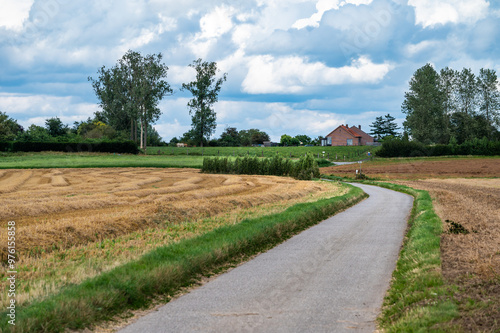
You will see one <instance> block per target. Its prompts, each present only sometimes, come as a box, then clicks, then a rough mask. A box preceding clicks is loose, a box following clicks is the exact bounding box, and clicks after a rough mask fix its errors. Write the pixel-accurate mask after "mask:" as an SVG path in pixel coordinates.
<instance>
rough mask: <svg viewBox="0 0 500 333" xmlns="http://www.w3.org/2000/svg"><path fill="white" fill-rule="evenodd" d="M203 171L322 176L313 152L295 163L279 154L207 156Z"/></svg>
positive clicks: (298, 176)
mask: <svg viewBox="0 0 500 333" xmlns="http://www.w3.org/2000/svg"><path fill="white" fill-rule="evenodd" d="M201 171H202V172H205V173H227V174H245V175H270V176H291V177H294V178H296V179H300V180H311V179H312V178H319V177H320V173H319V167H318V163H317V162H316V160H315V159H314V157H313V156H312V155H311V154H307V155H305V156H303V157H301V158H300V160H299V161H298V162H295V163H294V162H292V161H291V160H290V159H284V158H282V157H280V156H277V155H276V156H274V157H273V158H261V159H259V158H258V157H256V156H252V157H250V156H245V157H243V158H241V157H237V158H236V159H235V160H234V161H231V160H229V159H228V158H227V157H222V158H218V157H205V158H204V159H203V167H202V169H201Z"/></svg>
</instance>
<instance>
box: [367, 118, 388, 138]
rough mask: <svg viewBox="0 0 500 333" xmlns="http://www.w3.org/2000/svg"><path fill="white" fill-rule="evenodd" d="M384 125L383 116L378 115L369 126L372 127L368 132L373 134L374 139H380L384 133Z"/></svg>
mask: <svg viewBox="0 0 500 333" xmlns="http://www.w3.org/2000/svg"><path fill="white" fill-rule="evenodd" d="M384 125H385V122H384V117H382V116H380V117H377V118H375V121H374V122H373V123H372V124H371V125H370V127H371V128H372V130H371V132H370V134H371V135H373V137H375V139H377V140H381V139H382V138H383V136H384V134H385V128H384Z"/></svg>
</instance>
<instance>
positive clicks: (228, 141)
mask: <svg viewBox="0 0 500 333" xmlns="http://www.w3.org/2000/svg"><path fill="white" fill-rule="evenodd" d="M219 144H220V145H221V146H222V147H237V146H239V145H240V133H239V132H238V130H237V129H236V127H226V129H225V130H224V132H223V133H222V134H221V136H220V139H219Z"/></svg>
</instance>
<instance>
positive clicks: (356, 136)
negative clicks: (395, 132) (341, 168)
mask: <svg viewBox="0 0 500 333" xmlns="http://www.w3.org/2000/svg"><path fill="white" fill-rule="evenodd" d="M374 142H375V139H374V138H373V137H371V136H370V135H368V134H366V133H365V132H363V131H362V130H361V125H359V126H358V127H356V126H353V127H349V125H340V126H339V127H337V128H336V129H335V130H334V131H333V132H331V133H330V134H328V135H327V136H326V145H327V146H366V145H373V144H374Z"/></svg>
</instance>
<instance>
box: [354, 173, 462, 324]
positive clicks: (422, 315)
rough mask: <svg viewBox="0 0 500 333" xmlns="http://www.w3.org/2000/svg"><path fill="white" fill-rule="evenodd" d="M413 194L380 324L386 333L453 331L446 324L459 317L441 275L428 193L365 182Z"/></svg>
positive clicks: (437, 225) (437, 227)
mask: <svg viewBox="0 0 500 333" xmlns="http://www.w3.org/2000/svg"><path fill="white" fill-rule="evenodd" d="M364 183H369V184H373V185H377V186H381V187H384V188H388V189H391V190H395V191H399V192H404V193H407V194H410V195H412V196H413V197H414V198H415V200H414V205H413V210H412V214H411V217H410V220H409V230H408V233H407V235H406V238H405V241H404V245H403V248H402V250H401V253H400V256H399V260H398V262H397V267H396V270H395V271H394V273H393V278H392V284H391V287H390V289H389V291H388V293H387V295H386V298H385V300H384V306H383V309H382V313H381V315H380V316H379V318H378V322H379V325H380V327H381V328H382V329H384V330H385V331H386V332H447V331H449V332H454V331H455V330H456V328H452V327H448V326H447V324H446V323H448V322H449V321H451V320H452V319H454V318H456V317H458V316H459V312H458V306H457V304H456V303H455V302H454V301H453V297H452V296H453V290H452V288H453V286H450V285H446V284H445V281H444V279H443V276H442V274H441V252H440V241H441V237H440V236H441V233H442V222H441V219H440V218H439V217H438V216H437V214H436V213H435V212H434V207H433V205H432V199H431V197H430V195H429V193H428V192H427V191H421V190H415V189H412V188H410V187H407V186H401V185H395V184H388V183H371V182H364Z"/></svg>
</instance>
